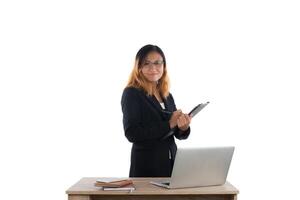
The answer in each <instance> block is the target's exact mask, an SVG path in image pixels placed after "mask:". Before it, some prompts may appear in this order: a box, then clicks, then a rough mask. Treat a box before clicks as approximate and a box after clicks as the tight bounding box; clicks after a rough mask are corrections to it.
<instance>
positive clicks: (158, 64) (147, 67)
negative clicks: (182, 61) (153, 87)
mask: <svg viewBox="0 0 300 200" xmlns="http://www.w3.org/2000/svg"><path fill="white" fill-rule="evenodd" d="M142 73H143V75H144V76H145V77H146V79H147V80H148V81H150V82H153V83H156V82H157V81H158V80H159V79H160V78H161V77H162V75H163V73H164V62H163V58H162V57H161V55H160V54H159V53H157V52H150V53H149V54H148V55H147V56H146V58H145V61H144V62H143V63H142Z"/></svg>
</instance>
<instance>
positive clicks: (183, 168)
mask: <svg viewBox="0 0 300 200" xmlns="http://www.w3.org/2000/svg"><path fill="white" fill-rule="evenodd" d="M233 152H234V147H208V148H188V149H181V148H179V149H178V150H177V153H176V157H175V162H174V167H173V171H172V175H171V178H170V180H169V181H163V182H157V181H155V182H151V183H152V184H154V185H157V186H160V187H165V188H168V189H173V188H187V187H199V186H213V185H223V184H224V183H225V181H226V178H227V174H228V170H229V166H230V163H231V159H232V155H233Z"/></svg>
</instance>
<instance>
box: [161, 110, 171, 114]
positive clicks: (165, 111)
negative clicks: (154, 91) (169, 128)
mask: <svg viewBox="0 0 300 200" xmlns="http://www.w3.org/2000/svg"><path fill="white" fill-rule="evenodd" d="M162 112H164V113H168V114H172V113H173V112H170V111H167V110H162Z"/></svg>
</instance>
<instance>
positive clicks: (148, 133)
mask: <svg viewBox="0 0 300 200" xmlns="http://www.w3.org/2000/svg"><path fill="white" fill-rule="evenodd" d="M139 92H140V91H138V90H137V89H135V88H126V89H125V90H124V92H123V95H122V100H121V106H122V112H123V126H124V131H125V136H126V137H127V139H128V140H129V141H130V142H143V141H147V140H156V139H159V138H161V137H163V136H164V135H166V134H167V133H168V132H169V131H170V126H169V122H168V121H153V122H150V123H149V122H147V123H145V122H143V121H142V112H143V111H142V101H143V99H142V98H141V96H140V94H139Z"/></svg>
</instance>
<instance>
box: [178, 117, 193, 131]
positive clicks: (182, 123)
mask: <svg viewBox="0 0 300 200" xmlns="http://www.w3.org/2000/svg"><path fill="white" fill-rule="evenodd" d="M191 120H192V117H190V116H189V115H188V114H181V115H180V117H179V118H178V119H177V126H178V128H179V129H180V130H181V131H186V130H187V129H188V128H189V126H190V123H191Z"/></svg>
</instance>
